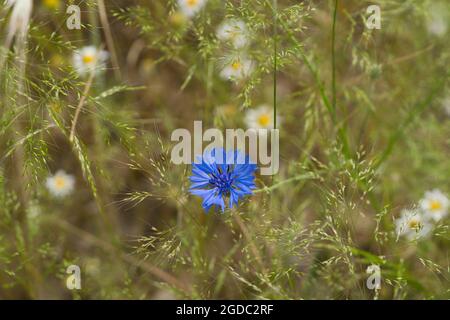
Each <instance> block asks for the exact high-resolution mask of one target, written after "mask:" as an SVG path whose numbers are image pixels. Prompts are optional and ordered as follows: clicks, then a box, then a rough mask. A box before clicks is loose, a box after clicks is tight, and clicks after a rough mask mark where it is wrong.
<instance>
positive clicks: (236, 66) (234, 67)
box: [231, 61, 242, 71]
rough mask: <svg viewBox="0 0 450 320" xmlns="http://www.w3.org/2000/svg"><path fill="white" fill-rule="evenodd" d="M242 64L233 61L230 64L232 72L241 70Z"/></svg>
mask: <svg viewBox="0 0 450 320" xmlns="http://www.w3.org/2000/svg"><path fill="white" fill-rule="evenodd" d="M241 66H242V64H241V63H240V62H239V61H235V62H233V63H232V64H231V68H233V70H235V71H237V70H239V69H240V68H241Z"/></svg>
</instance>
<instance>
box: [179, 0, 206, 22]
mask: <svg viewBox="0 0 450 320" xmlns="http://www.w3.org/2000/svg"><path fill="white" fill-rule="evenodd" d="M206 1H207V0H178V7H179V8H180V11H181V12H182V13H183V14H184V15H185V16H186V17H189V18H191V17H193V16H195V15H196V14H197V13H198V12H199V11H200V10H201V9H202V8H203V7H204V6H205V4H206Z"/></svg>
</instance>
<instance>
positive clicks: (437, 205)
mask: <svg viewBox="0 0 450 320" xmlns="http://www.w3.org/2000/svg"><path fill="white" fill-rule="evenodd" d="M430 209H431V211H438V210H441V209H442V203H440V202H439V201H437V200H433V201H431V202H430Z"/></svg>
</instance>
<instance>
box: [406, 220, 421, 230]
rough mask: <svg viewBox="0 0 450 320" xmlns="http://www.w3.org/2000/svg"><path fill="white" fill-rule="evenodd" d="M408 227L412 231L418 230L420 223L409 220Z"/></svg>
mask: <svg viewBox="0 0 450 320" xmlns="http://www.w3.org/2000/svg"><path fill="white" fill-rule="evenodd" d="M408 227H409V228H410V229H413V230H418V229H419V228H420V222H419V221H418V220H415V219H411V220H409V222H408Z"/></svg>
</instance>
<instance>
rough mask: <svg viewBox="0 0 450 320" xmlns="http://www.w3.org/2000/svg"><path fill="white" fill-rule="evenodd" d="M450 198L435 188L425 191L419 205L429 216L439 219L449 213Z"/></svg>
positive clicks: (435, 219)
mask: <svg viewBox="0 0 450 320" xmlns="http://www.w3.org/2000/svg"><path fill="white" fill-rule="evenodd" d="M449 202H450V201H449V199H448V198H447V196H446V195H445V194H443V193H442V192H441V191H440V190H438V189H434V190H432V191H427V192H425V196H424V197H423V199H422V200H420V202H419V205H420V207H421V208H422V210H423V211H424V214H425V215H426V217H427V218H431V219H433V220H434V221H439V220H441V219H442V218H443V217H445V216H446V215H447V214H448V209H449V205H450V203H449Z"/></svg>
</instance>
